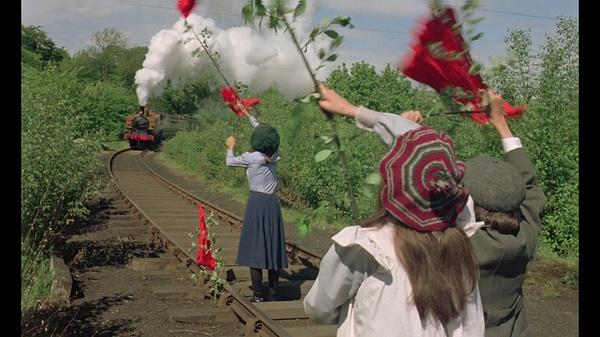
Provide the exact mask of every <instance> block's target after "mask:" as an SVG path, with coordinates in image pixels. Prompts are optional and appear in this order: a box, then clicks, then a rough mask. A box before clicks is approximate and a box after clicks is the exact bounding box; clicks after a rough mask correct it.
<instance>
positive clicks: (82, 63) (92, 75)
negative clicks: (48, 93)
mask: <svg viewBox="0 0 600 337" xmlns="http://www.w3.org/2000/svg"><path fill="white" fill-rule="evenodd" d="M91 41H92V45H91V46H90V47H88V48H85V49H82V50H80V51H78V52H77V53H76V54H75V55H73V57H72V58H71V59H69V60H67V61H65V62H63V63H62V64H61V67H62V68H64V69H65V70H67V71H75V72H76V73H77V74H78V76H79V77H80V78H82V79H85V80H87V81H90V82H93V81H98V80H103V81H111V82H113V83H114V84H115V85H121V86H123V87H125V88H127V89H128V90H135V88H136V86H135V73H136V71H137V70H138V69H140V68H142V63H143V62H144V57H145V55H146V53H147V51H148V48H146V47H132V48H128V47H127V40H126V39H125V36H124V35H123V33H121V32H119V31H118V30H115V29H105V30H103V31H100V32H96V33H95V34H94V35H92V37H91Z"/></svg>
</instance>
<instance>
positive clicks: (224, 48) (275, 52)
mask: <svg viewBox="0 0 600 337" xmlns="http://www.w3.org/2000/svg"><path fill="white" fill-rule="evenodd" d="M238 10H240V12H241V7H240V8H239V9H238ZM196 11H198V12H202V11H201V10H198V9H197V10H196ZM312 13H314V8H307V12H306V14H305V15H304V16H303V18H304V17H309V18H310V17H311V16H312ZM304 20H306V19H304ZM187 21H188V23H189V24H190V25H191V26H192V27H193V30H194V31H195V32H196V34H198V36H199V37H200V39H202V37H201V35H200V32H201V31H202V30H203V29H204V28H207V29H208V30H209V31H210V32H211V33H212V36H211V38H210V39H208V40H207V41H206V43H207V45H208V48H209V50H210V51H211V52H212V53H214V52H217V53H218V54H219V66H220V68H221V70H222V72H223V73H224V75H225V77H226V78H227V80H228V81H229V82H230V84H233V82H236V81H240V82H242V83H244V84H246V85H248V87H249V89H250V90H251V91H254V92H260V91H262V90H265V89H267V88H269V87H271V86H274V87H276V88H277V89H278V90H279V91H280V92H281V93H282V94H284V95H285V96H286V97H288V98H295V97H299V96H303V95H306V94H308V93H309V92H310V91H311V89H312V87H313V83H312V81H311V79H310V76H309V75H308V72H307V70H306V68H305V66H304V63H303V61H302V59H301V57H300V55H299V53H298V51H297V49H296V47H295V46H294V45H293V43H292V40H291V38H290V35H289V33H288V32H284V31H283V30H281V31H279V30H278V33H277V34H275V32H273V30H272V29H269V28H268V27H267V25H266V23H267V22H266V20H265V22H263V27H262V29H260V30H259V29H258V27H257V26H255V27H248V26H240V27H232V28H229V29H226V30H222V29H220V28H218V27H217V26H216V23H215V21H214V20H213V19H210V18H204V17H202V16H200V15H196V14H194V13H191V14H190V15H189V16H188V18H187ZM294 27H295V29H296V34H297V35H298V36H299V37H300V38H299V41H300V43H303V42H304V41H306V40H307V37H308V33H309V31H310V30H312V28H313V26H312V25H311V24H309V23H307V22H306V21H304V22H298V23H297V24H295V25H294ZM190 38H192V40H191V41H189V42H187V43H184V41H186V40H188V39H190ZM327 43H328V41H326V40H325V38H324V39H322V40H318V41H317V42H316V43H313V44H311V45H310V46H309V48H308V52H307V56H308V60H309V63H310V65H311V66H312V67H313V68H314V67H316V66H317V65H318V64H319V62H320V61H319V59H318V57H317V52H316V51H317V50H318V49H319V48H321V47H325V46H326V45H327ZM198 48H200V53H199V54H198V55H199V57H198V56H193V55H192V52H193V51H194V50H196V49H198ZM332 68H333V65H330V64H329V65H328V66H326V67H323V68H321V69H320V70H319V71H318V72H317V78H318V79H324V78H326V77H327V76H328V75H329V73H330V72H331V70H332ZM206 72H209V73H213V74H218V73H217V72H216V69H215V67H214V65H213V64H212V62H211V61H210V59H209V58H208V56H207V55H206V53H205V52H204V50H203V49H202V47H201V45H200V43H199V42H198V41H197V40H196V39H195V38H194V34H193V32H191V31H188V32H187V33H186V32H185V25H184V20H183V18H180V19H179V20H178V21H177V22H176V23H175V24H174V25H173V27H172V28H171V29H163V30H161V31H159V32H158V33H157V34H156V35H154V36H153V37H152V39H151V40H150V45H149V47H148V53H147V54H146V58H145V60H144V63H143V68H142V69H140V70H138V71H137V73H136V76H135V83H136V84H137V85H138V87H137V95H138V99H139V103H140V105H146V103H147V101H148V99H149V98H150V97H152V96H160V95H161V94H162V93H163V91H164V90H165V87H166V85H167V81H168V80H170V81H171V83H172V84H173V85H174V86H178V85H181V84H183V83H185V81H187V80H189V79H193V78H196V77H197V76H199V75H200V74H202V73H206ZM215 78H216V79H218V80H219V81H220V84H221V85H224V84H225V83H224V81H223V80H222V79H221V77H220V76H219V75H217V76H215Z"/></svg>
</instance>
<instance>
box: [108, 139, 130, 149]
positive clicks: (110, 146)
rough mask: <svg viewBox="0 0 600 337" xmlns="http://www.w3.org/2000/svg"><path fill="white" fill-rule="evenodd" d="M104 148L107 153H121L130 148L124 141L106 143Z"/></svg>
mask: <svg viewBox="0 0 600 337" xmlns="http://www.w3.org/2000/svg"><path fill="white" fill-rule="evenodd" d="M104 146H105V147H104V150H106V151H119V150H123V149H126V148H128V147H129V143H128V142H127V141H124V140H116V141H112V142H106V143H105V144H104Z"/></svg>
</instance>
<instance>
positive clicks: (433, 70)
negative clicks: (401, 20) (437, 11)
mask: <svg viewBox="0 0 600 337" xmlns="http://www.w3.org/2000/svg"><path fill="white" fill-rule="evenodd" d="M456 23H457V22H456V16H455V14H454V10H453V9H452V8H446V10H445V11H444V12H443V13H442V14H441V15H440V16H435V15H432V16H431V18H429V19H423V20H421V26H420V27H419V28H418V29H417V31H416V32H415V33H414V34H413V35H415V36H416V38H417V40H416V41H415V42H414V43H413V44H412V45H411V49H412V53H409V54H408V55H407V56H406V57H405V59H404V62H403V65H402V66H401V67H402V69H401V71H402V73H404V74H405V75H406V76H408V77H410V78H412V79H413V80H415V81H418V82H421V83H424V84H426V85H428V86H430V87H431V88H433V89H434V90H435V91H437V92H438V93H439V92H440V91H442V90H444V89H445V88H448V87H461V88H462V89H463V90H464V91H465V92H467V93H471V94H472V96H473V98H464V97H456V96H455V97H454V98H455V99H456V100H457V101H458V102H460V103H462V104H467V103H472V104H473V109H472V110H482V107H481V105H480V103H481V98H480V97H479V94H478V91H479V90H486V89H487V86H486V85H485V84H484V83H483V80H482V79H481V76H480V75H479V74H474V75H473V74H470V73H469V69H471V66H472V60H471V56H470V55H469V53H468V52H466V53H465V54H463V55H462V56H461V57H460V58H456V59H445V58H439V57H438V56H435V55H434V54H433V53H432V52H431V51H430V50H429V48H428V47H427V46H428V45H430V44H432V43H435V42H441V50H442V51H443V52H446V53H452V52H454V53H459V52H461V51H462V50H463V44H464V39H463V37H462V35H461V32H460V30H459V29H457V30H454V29H453V26H454V25H455V24H456ZM503 107H504V112H505V114H506V116H507V117H510V118H516V117H520V116H521V114H522V113H523V112H524V111H525V110H527V106H512V105H510V104H509V103H508V102H506V101H505V102H504V106H503ZM470 115H471V117H472V118H473V120H474V121H475V122H477V123H479V124H487V123H488V122H489V118H488V116H487V115H486V114H485V113H483V112H482V113H471V114H470Z"/></svg>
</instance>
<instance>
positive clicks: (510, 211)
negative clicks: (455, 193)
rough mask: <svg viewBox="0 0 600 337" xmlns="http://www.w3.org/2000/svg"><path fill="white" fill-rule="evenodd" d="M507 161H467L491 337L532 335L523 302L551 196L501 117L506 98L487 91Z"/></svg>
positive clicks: (466, 181) (481, 286) (467, 182)
mask: <svg viewBox="0 0 600 337" xmlns="http://www.w3.org/2000/svg"><path fill="white" fill-rule="evenodd" d="M488 95H489V97H490V101H491V102H490V103H491V108H492V110H491V111H492V113H491V116H490V123H491V124H492V125H493V126H494V128H495V129H496V131H498V134H499V135H500V138H501V139H502V147H503V149H504V160H501V159H497V158H492V157H475V158H473V159H470V160H468V161H466V162H465V178H464V180H463V182H464V184H465V186H467V187H468V188H469V191H470V194H471V196H472V198H473V200H474V202H475V209H474V210H475V217H476V219H477V221H481V222H482V223H483V222H484V223H485V225H483V226H481V227H480V229H479V230H477V231H476V233H475V235H473V236H472V237H471V238H470V239H471V243H472V244H473V248H474V250H475V255H476V258H477V264H478V265H479V275H480V281H479V282H480V283H479V289H480V291H481V300H482V302H483V311H484V317H485V326H486V330H485V335H486V336H487V337H509V336H530V335H531V333H530V332H529V331H528V328H527V319H526V312H525V307H524V303H523V281H524V279H525V272H526V270H527V264H528V262H529V261H530V260H531V259H532V258H533V256H534V254H535V249H536V242H537V238H538V235H539V233H540V228H541V225H542V219H541V214H542V211H543V209H544V204H545V202H546V197H545V196H544V193H543V191H542V190H541V188H540V187H539V186H538V184H537V179H536V176H535V170H534V168H533V164H532V163H531V160H530V159H529V157H528V156H527V153H526V152H525V150H524V149H523V147H522V145H521V141H520V139H519V138H516V137H513V134H512V132H511V131H510V128H509V127H508V123H507V122H506V118H505V117H504V114H503V113H502V97H500V96H498V95H496V94H494V93H493V92H488Z"/></svg>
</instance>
